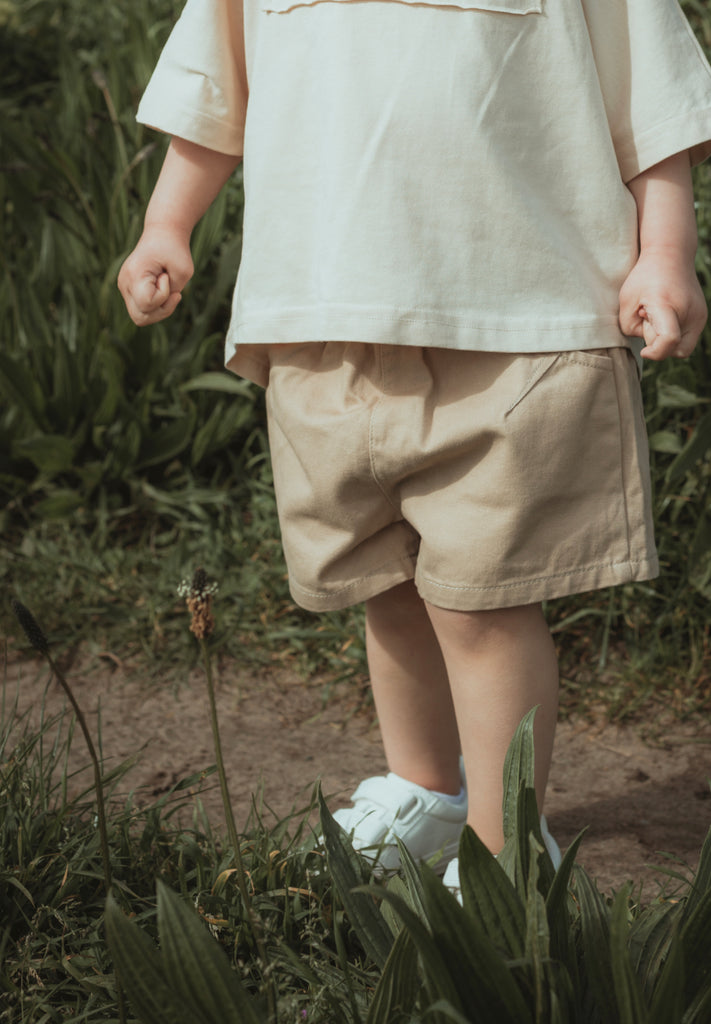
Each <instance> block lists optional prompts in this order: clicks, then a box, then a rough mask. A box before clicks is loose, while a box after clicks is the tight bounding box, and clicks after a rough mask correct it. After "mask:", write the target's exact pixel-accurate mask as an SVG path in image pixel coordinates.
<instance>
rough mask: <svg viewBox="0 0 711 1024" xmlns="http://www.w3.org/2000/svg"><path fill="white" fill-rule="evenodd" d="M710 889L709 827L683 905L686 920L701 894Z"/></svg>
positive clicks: (710, 837) (710, 838)
mask: <svg viewBox="0 0 711 1024" xmlns="http://www.w3.org/2000/svg"><path fill="white" fill-rule="evenodd" d="M709 890H711V828H710V829H709V830H708V832H707V833H706V838H705V839H704V844H703V846H702V847H701V853H700V855H699V866H698V868H697V869H696V875H695V877H694V880H693V882H692V883H691V891H690V893H689V897H688V899H687V901H686V905H685V907H684V920H685V921H686V920H687V919H688V918H689V917H690V916H691V914H693V912H694V911H695V910H696V908H697V906H698V905H699V903H700V902H701V899H702V897H703V896H705V895H706V893H707V892H708V891H709Z"/></svg>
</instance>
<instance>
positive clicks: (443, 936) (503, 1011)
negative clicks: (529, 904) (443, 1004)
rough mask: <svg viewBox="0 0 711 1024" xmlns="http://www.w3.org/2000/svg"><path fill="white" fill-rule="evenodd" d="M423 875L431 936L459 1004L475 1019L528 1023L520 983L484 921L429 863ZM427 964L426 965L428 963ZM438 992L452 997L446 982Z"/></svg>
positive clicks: (528, 1013) (505, 1023) (499, 1023)
mask: <svg viewBox="0 0 711 1024" xmlns="http://www.w3.org/2000/svg"><path fill="white" fill-rule="evenodd" d="M420 876H421V878H422V884H423V888H424V894H425V913H426V919H427V923H428V925H429V929H430V932H431V935H432V938H433V940H434V942H435V943H436V945H437V948H438V950H439V951H440V954H441V955H442V957H443V958H444V961H445V963H446V965H447V971H448V974H449V980H450V983H451V985H453V986H454V988H455V990H456V992H457V995H458V1004H459V1005H460V1006H461V1007H462V1008H463V1009H464V1010H465V1011H466V1013H467V1015H468V1016H469V1018H470V1020H471V1021H472V1022H473V1024H479V1022H481V1024H488V1022H490V1021H496V1022H497V1024H509V1022H510V1024H525V1022H527V1021H530V1020H532V1019H533V1018H532V1014H531V1008H530V1007H529V1006H528V1005H527V1002H526V998H525V997H524V995H523V993H522V992H521V990H520V989H519V987H518V985H517V984H516V980H515V977H514V976H513V975H512V973H511V969H510V967H509V965H508V962H507V958H505V957H504V956H503V955H502V954H501V953H500V952H498V951H497V950H496V948H495V947H494V945H493V944H492V942H491V940H490V939H489V937H488V936H487V934H486V932H485V930H484V928H483V927H482V926H481V923H480V922H479V921H478V920H476V919H475V918H473V917H471V916H470V915H469V914H468V913H466V912H465V910H464V909H463V907H461V906H460V905H459V903H458V902H457V900H456V898H455V897H454V895H453V894H452V893H451V892H450V891H449V890H448V889H447V888H446V887H445V886H444V885H442V882H441V880H440V879H439V878H438V877H437V876H436V875H435V874H434V872H433V871H432V870H431V869H430V868H428V867H427V866H426V865H423V866H422V868H421V871H420ZM424 969H425V970H427V969H428V965H427V964H426V963H425V964H424ZM433 980H436V979H433ZM440 994H441V996H442V997H443V998H450V1000H451V997H448V996H447V993H446V988H445V987H444V986H443V987H442V989H441V991H440Z"/></svg>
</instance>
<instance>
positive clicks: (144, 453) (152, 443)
mask: <svg viewBox="0 0 711 1024" xmlns="http://www.w3.org/2000/svg"><path fill="white" fill-rule="evenodd" d="M196 418H197V412H196V409H195V407H194V406H193V405H191V406H190V407H189V408H188V410H187V411H186V413H185V416H184V417H181V418H180V419H176V420H173V422H172V423H168V424H167V425H166V426H163V427H160V428H159V429H158V430H155V431H153V432H152V433H150V434H149V435H148V436H147V437H145V438H144V439H143V442H142V444H141V448H140V451H139V453H138V464H137V466H136V469H145V468H146V467H148V466H155V465H157V464H158V463H160V462H169V461H170V460H171V459H174V458H175V456H176V455H180V453H181V452H182V451H184V450H185V449H186V448H187V446H188V445H189V444H190V441H191V439H192V436H193V431H194V429H195V420H196Z"/></svg>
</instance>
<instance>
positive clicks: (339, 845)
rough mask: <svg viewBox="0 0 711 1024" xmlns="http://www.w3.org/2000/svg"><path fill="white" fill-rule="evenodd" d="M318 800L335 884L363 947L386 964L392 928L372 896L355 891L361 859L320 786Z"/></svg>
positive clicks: (359, 874) (358, 880) (327, 855)
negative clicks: (329, 806) (337, 821)
mask: <svg viewBox="0 0 711 1024" xmlns="http://www.w3.org/2000/svg"><path fill="white" fill-rule="evenodd" d="M318 802H319V812H320V818H321V830H322V833H323V842H324V846H325V847H326V860H327V862H328V867H329V870H330V872H331V876H332V878H333V884H334V885H335V887H336V890H337V892H338V895H339V896H340V898H341V900H342V902H343V906H344V907H345V910H346V913H347V914H348V917H349V919H350V922H351V924H352V925H353V928H354V929H355V931H356V934H357V935H358V938H359V939H360V941H361V942H362V943H363V947H364V949H365V950H366V952H367V953H368V955H369V956H371V957H372V958H373V960H374V961H375V962H376V964H378V966H379V967H384V966H385V962H386V961H387V959H388V956H389V955H390V950H391V948H392V944H393V935H392V932H391V930H390V928H389V926H388V924H387V922H386V920H385V918H384V917H383V915H382V913H381V911H380V909H379V908H378V907H377V905H376V904H375V902H374V901H373V898H372V896H370V895H367V894H366V893H364V892H362V891H361V892H355V891H354V890H356V889H357V888H358V887H359V886H361V884H362V878H361V868H360V861H359V860H358V855H357V854H356V853H355V851H354V850H353V847H352V845H351V843H350V841H349V839H348V837H347V836H346V834H345V832H344V831H343V829H342V828H341V827H340V826H339V825H338V824H337V823H336V822H335V821H334V820H333V816H332V814H331V812H330V811H329V809H328V807H327V806H326V801H325V800H324V798H323V793H322V792H321V790H320V789H319V792H318Z"/></svg>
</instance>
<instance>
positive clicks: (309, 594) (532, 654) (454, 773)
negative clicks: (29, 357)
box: [119, 0, 711, 890]
mask: <svg viewBox="0 0 711 1024" xmlns="http://www.w3.org/2000/svg"><path fill="white" fill-rule="evenodd" d="M138 117H139V120H140V121H142V122H143V123H146V124H148V125H150V126H152V127H154V128H157V129H159V130H161V131H164V132H166V133H168V134H170V135H171V136H172V139H171V142H170V145H169V148H168V151H167V155H166V158H165V162H164V164H163V168H162V171H161V174H160V177H159V180H158V183H157V185H156V188H155V191H154V193H153V196H152V198H151V200H150V203H149V206H148V209H147V212H146V217H145V226H144V230H143V234H142V236H141V238H140V240H139V242H138V244H137V246H136V248H135V250H134V251H133V252H132V253H131V255H130V256H129V257H128V259H127V260H126V262H125V263H124V265H123V267H122V269H121V272H120V275H119V287H120V289H121V292H122V294H123V296H124V298H125V301H126V305H127V308H128V312H129V314H130V316H131V317H132V319H133V320H134V321H135V323H137V324H150V323H155V322H157V321H160V320H162V319H164V318H165V317H168V316H170V314H171V313H172V312H173V311H174V309H175V308H176V306H177V304H178V302H179V301H180V295H181V292H182V290H183V288H184V287H185V285H186V284H187V282H188V280H189V279H190V277H191V275H192V272H193V264H192V260H191V256H190V235H191V231H192V229H193V227H194V226H195V224H196V222H197V221H198V220H199V218H200V217H201V216H202V214H203V213H204V212H205V210H206V209H207V208H208V206H209V205H210V203H211V202H212V200H213V199H214V197H215V196H216V195H217V193H218V191H219V190H220V189H221V187H222V186H223V185H224V183H225V182H226V181H227V179H228V178H229V177H230V175H231V174H232V172H233V171H234V169H235V167H236V166H237V164H238V163H239V161H240V160H242V159H243V161H244V191H245V210H244V226H243V233H244V246H243V253H242V259H241V263H240V267H239V274H238V278H237V285H236V289H235V295H234V304H233V312H232V318H231V322H230V325H229V330H228V333H227V341H226V363H227V366H228V367H230V368H231V369H232V370H234V371H235V372H236V373H239V374H242V375H243V376H245V377H248V378H250V379H252V380H254V381H256V382H257V383H259V384H261V385H263V386H264V387H266V396H267V410H268V422H269V433H270V445H271V452H272V461H273V467H274V480H275V487H276V496H277V506H278V509H279V517H280V525H281V531H282V537H283V544H284V550H285V555H286V560H287V565H288V569H289V579H290V587H291V591H292V594H293V596H294V599H295V600H296V601H297V602H298V603H299V604H300V605H302V606H303V607H304V608H307V609H310V610H313V611H321V610H328V609H337V608H342V607H344V606H347V605H350V604H353V603H356V602H362V601H364V602H365V605H366V641H367V651H368V662H369V670H370V677H371V681H372V686H373V691H374V697H375V703H376V708H377V712H378V717H379V722H380V727H381V731H382V737H383V742H384V747H385V753H386V757H387V762H388V766H389V769H390V771H389V774H388V775H387V776H385V777H382V778H381V777H377V778H372V779H367V780H365V781H364V782H363V783H361V785H360V786H359V787H358V789H357V790H356V792H355V794H354V796H353V801H352V806H351V807H349V808H346V809H344V810H341V811H339V812H337V818H338V820H339V821H340V823H341V825H342V826H343V827H344V828H345V829H346V830H347V831H349V832H350V833H351V834H352V836H353V841H354V844H355V845H356V847H358V848H360V849H362V850H367V849H368V848H370V849H371V850H374V849H377V850H378V856H379V858H380V861H381V863H382V864H384V866H386V867H395V866H397V862H398V859H397V851H396V847H395V846H394V837H395V836H399V837H400V838H401V839H403V841H404V842H405V843H406V844H407V845H408V847H409V849H410V850H411V852H412V853H413V855H414V856H415V857H417V858H430V857H437V858H438V859H439V862H440V866H441V867H444V866H445V865H446V864H447V863H448V862H449V865H448V867H447V870H446V874H445V882H446V884H448V885H450V887H451V888H452V889H455V890H456V889H457V886H458V867H457V860H456V850H457V842H458V838H459V835H460V832H461V829H462V826H463V824H464V822H469V823H470V824H471V825H472V827H473V828H474V829H475V831H476V832H477V834H478V835H479V836H480V838H481V839H482V840H483V841H484V842H485V843H486V844H487V846H488V847H489V848H490V849H491V850H492V851H493V852H494V853H498V851H499V850H500V848H501V846H502V843H503V833H502V808H501V804H502V770H503V763H504V757H505V754H506V750H507V747H508V745H509V742H510V740H511V738H512V735H513V733H514V730H515V728H516V726H517V724H518V723H519V721H520V719H521V718H522V717H523V715H524V714H525V713H526V712H527V711H528V710H529V709H531V708H532V707H534V706H536V705H537V706H538V709H539V710H538V712H537V714H536V720H535V744H536V792H537V797H538V802H539V807H541V808H542V807H543V801H544V794H545V789H546V781H547V777H548V771H549V766H550V761H551V755H552V750H553V740H554V733H555V725H556V718H557V692H558V673H557V666H556V657H555V653H554V648H553V644H552V641H551V637H550V634H549V632H548V629H547V626H546V623H545V620H544V617H543V614H542V610H541V604H542V602H543V601H545V600H549V599H552V598H556V597H560V596H563V595H569V594H573V593H577V592H581V591H584V590H589V589H594V588H600V587H607V586H610V585H613V584H617V583H625V582H629V581H634V580H644V579H649V578H651V577H653V576H654V575H655V574H656V573H657V572H658V562H657V556H656V552H655V547H654V539H653V535H652V528H651V512H650V482H649V469H648V453H647V447H646V437H645V431H644V421H643V416H642V409H641V403H640V388H639V369H638V364H639V359H638V357H639V355H640V354H641V356H642V357H643V358H647V359H652V360H659V359H665V358H668V357H685V356H688V355H689V354H690V353H691V352H692V350H693V348H694V346H695V345H696V343H697V340H698V338H699V336H700V333H701V330H702V328H703V326H704V323H705V319H706V306H705V302H704V299H703V296H702V293H701V290H700V287H699V284H698V281H697V278H696V275H695V272H694V257H695V251H696V227H695V220H694V207H693V197H692V189H691V174H690V165H691V164H692V163H697V162H699V161H701V160H703V159H705V158H706V157H707V156H708V155H709V153H711V141H710V140H711V69H710V68H709V66H708V64H707V62H706V60H705V58H704V56H703V54H702V52H701V49H700V47H699V45H698V43H697V42H696V40H695V38H694V36H693V34H692V32H691V30H690V27H689V25H688V23H687V22H686V20H685V18H684V16H683V14H682V12H681V10H680V8H679V6H678V4H677V2H676V0H424V2H411V0H188V2H187V4H186V6H185V9H184V11H183V14H182V17H181V18H180V20H179V21H178V23H177V25H176V27H175V29H174V30H173V33H172V35H171V37H170V39H169V40H168V43H167V45H166V47H165V49H164V51H163V53H162V56H161V58H160V61H159V63H158V66H157V68H156V71H155V73H154V75H153V77H152V79H151V81H150V83H149V85H148V88H147V90H146V92H145V94H144V96H143V99H142V102H141V105H140V108H139V112H138ZM460 755H461V756H460ZM543 825H544V828H543V834H544V838H545V841H546V846H547V848H548V851H549V853H550V854H551V857H552V859H553V861H554V863H556V864H557V863H558V862H559V857H560V854H559V851H558V848H557V846H556V844H555V841H554V840H553V839H552V837H551V836H550V834H549V833H548V830H547V828H546V827H545V821H544V822H543Z"/></svg>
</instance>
